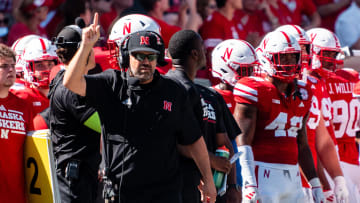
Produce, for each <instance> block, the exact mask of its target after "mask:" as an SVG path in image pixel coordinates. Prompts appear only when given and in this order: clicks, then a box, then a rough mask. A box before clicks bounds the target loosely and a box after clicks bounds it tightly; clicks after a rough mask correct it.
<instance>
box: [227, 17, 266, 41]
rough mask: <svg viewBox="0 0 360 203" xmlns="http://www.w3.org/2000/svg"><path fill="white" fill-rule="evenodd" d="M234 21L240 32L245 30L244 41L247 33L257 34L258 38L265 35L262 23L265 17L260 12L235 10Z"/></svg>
mask: <svg viewBox="0 0 360 203" xmlns="http://www.w3.org/2000/svg"><path fill="white" fill-rule="evenodd" d="M234 21H235V22H236V26H237V27H238V28H239V29H240V30H242V31H243V30H246V37H244V39H247V35H248V33H257V34H258V35H259V37H260V36H263V35H264V34H265V31H264V29H263V23H264V22H265V21H266V17H265V16H264V14H263V12H261V11H254V12H246V11H244V10H236V11H235V15H234Z"/></svg>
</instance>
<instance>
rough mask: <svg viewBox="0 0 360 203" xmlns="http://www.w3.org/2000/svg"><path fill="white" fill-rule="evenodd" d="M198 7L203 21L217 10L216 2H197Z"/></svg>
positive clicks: (208, 0) (213, 0) (205, 0)
mask: <svg viewBox="0 0 360 203" xmlns="http://www.w3.org/2000/svg"><path fill="white" fill-rule="evenodd" d="M196 7H197V12H198V13H199V14H200V16H201V17H202V19H203V21H205V20H206V18H207V17H208V16H209V15H211V14H212V13H213V12H214V11H216V9H217V6H216V1H215V0H197V1H196Z"/></svg>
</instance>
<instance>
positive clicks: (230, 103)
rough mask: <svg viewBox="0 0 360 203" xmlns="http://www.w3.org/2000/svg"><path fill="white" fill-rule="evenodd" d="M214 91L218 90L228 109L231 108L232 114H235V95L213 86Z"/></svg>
mask: <svg viewBox="0 0 360 203" xmlns="http://www.w3.org/2000/svg"><path fill="white" fill-rule="evenodd" d="M213 88H214V90H216V91H217V92H218V93H219V94H221V96H222V97H223V98H224V100H225V102H226V105H227V107H228V108H229V110H230V112H231V114H234V110H235V105H236V102H235V100H234V94H233V92H232V91H231V90H222V89H220V88H219V87H218V85H217V86H213Z"/></svg>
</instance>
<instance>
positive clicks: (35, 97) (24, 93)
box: [10, 87, 49, 116]
mask: <svg viewBox="0 0 360 203" xmlns="http://www.w3.org/2000/svg"><path fill="white" fill-rule="evenodd" d="M10 92H12V93H13V94H15V95H16V96H18V97H19V98H21V99H23V100H26V101H27V102H29V103H30V104H31V105H32V107H31V108H32V110H33V112H34V116H35V115H36V114H38V113H40V112H42V111H43V110H44V109H46V108H47V107H49V99H48V98H47V97H46V96H45V95H43V94H42V93H41V92H40V91H39V90H37V89H36V88H29V87H23V88H22V89H20V88H18V89H10Z"/></svg>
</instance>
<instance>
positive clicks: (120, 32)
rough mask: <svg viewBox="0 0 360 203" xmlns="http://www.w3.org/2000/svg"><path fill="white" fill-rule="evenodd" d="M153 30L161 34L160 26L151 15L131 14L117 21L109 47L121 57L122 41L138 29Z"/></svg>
mask: <svg viewBox="0 0 360 203" xmlns="http://www.w3.org/2000/svg"><path fill="white" fill-rule="evenodd" d="M143 30H144V31H152V32H156V33H157V34H159V35H160V26H159V25H158V24H157V23H156V22H155V21H154V20H153V19H151V18H150V17H148V16H146V15H141V14H131V15H127V16H124V17H122V18H120V19H119V20H117V21H116V23H115V24H114V26H113V27H112V29H111V32H110V35H109V39H108V42H107V43H108V47H109V50H110V55H111V56H113V57H116V58H117V57H119V47H120V45H121V41H122V40H123V39H124V38H125V37H126V36H127V35H129V34H131V33H134V32H138V31H143Z"/></svg>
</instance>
